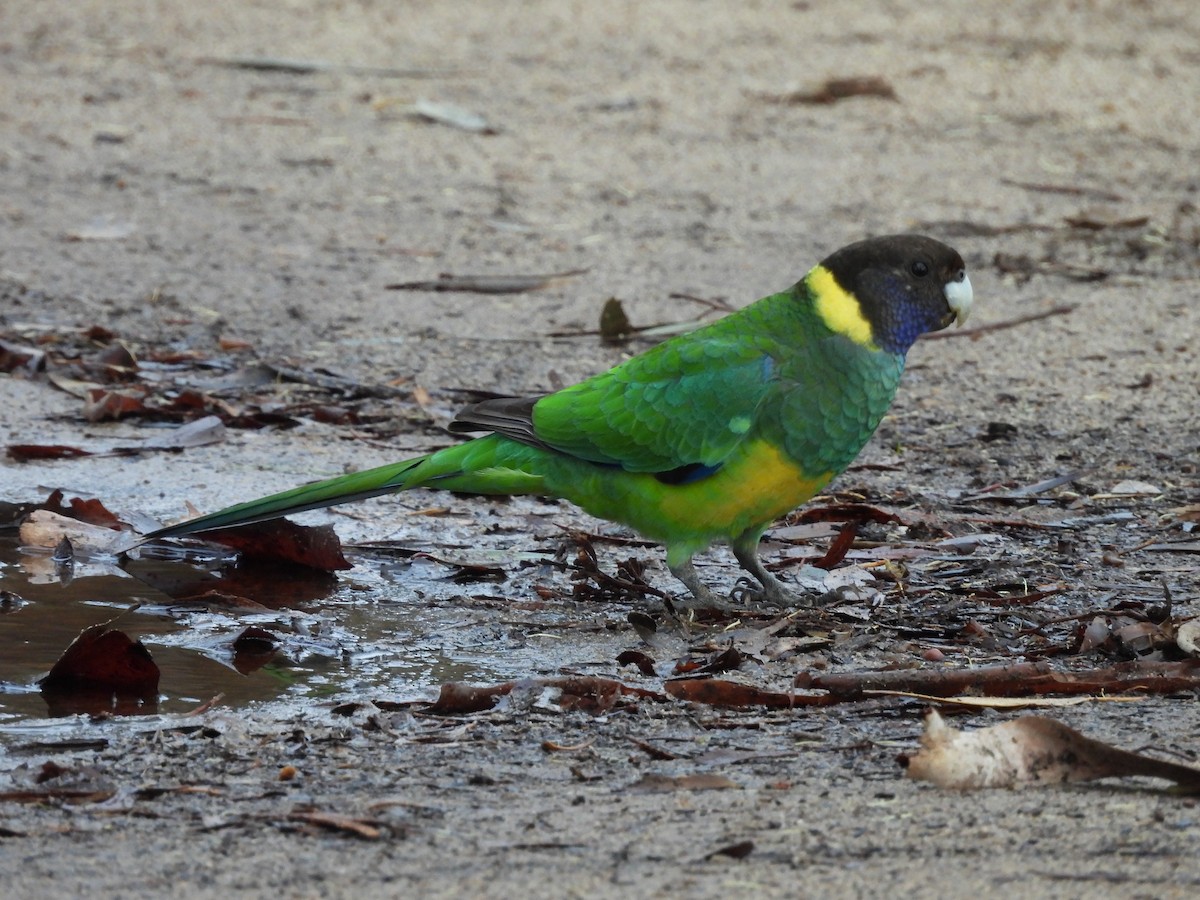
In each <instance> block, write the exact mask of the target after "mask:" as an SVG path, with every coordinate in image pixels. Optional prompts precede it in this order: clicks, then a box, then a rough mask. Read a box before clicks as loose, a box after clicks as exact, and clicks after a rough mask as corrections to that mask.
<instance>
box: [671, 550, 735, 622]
mask: <svg viewBox="0 0 1200 900" xmlns="http://www.w3.org/2000/svg"><path fill="white" fill-rule="evenodd" d="M667 568H669V569H670V570H671V574H672V575H674V576H675V577H676V578H678V579H679V580H680V581H681V582H683V586H684V587H686V588H687V589H688V593H689V594H691V595H692V596H691V597H690V598H689V599H687V600H684V601H683V602H682V603H681V604H679V605H680V606H683V607H684V608H686V609H710V608H712V609H720V610H723V611H725V612H730V611H732V609H733V607H732V606H731V605H730V604H729V601H727V600H725V599H724V598H722V597H718V596H717V595H716V594H715V593H714V592H713V590H712V588H710V587H709V586H708V585H706V584H705V583H704V582H703V581H701V580H700V576H699V575H697V574H696V567H695V566H693V565H692V561H691V560H690V559H689V560H686V561H684V562H682V563H680V564H679V565H676V566H672V565H668V566H667Z"/></svg>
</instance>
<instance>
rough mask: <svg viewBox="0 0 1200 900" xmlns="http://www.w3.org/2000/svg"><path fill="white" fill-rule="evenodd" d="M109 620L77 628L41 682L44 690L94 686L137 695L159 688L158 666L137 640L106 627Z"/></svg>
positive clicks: (146, 695) (149, 695) (147, 694)
mask: <svg viewBox="0 0 1200 900" xmlns="http://www.w3.org/2000/svg"><path fill="white" fill-rule="evenodd" d="M109 624H110V622H102V623H100V624H97V625H91V626H89V628H85V629H84V630H83V631H80V632H79V636H78V637H77V638H76V640H74V641H72V642H71V646H70V647H67V649H66V650H65V652H64V653H62V655H61V656H60V658H59V661H58V662H55V664H54V667H53V668H50V673H49V674H48V676H46V678H43V679H42V680H41V682H40V684H41V686H42V690H43V691H54V692H58V694H62V692H70V691H73V690H96V691H106V692H112V694H122V695H128V696H134V697H140V698H146V700H149V698H154V697H156V696H157V692H158V666H157V665H155V661H154V659H152V658H151V656H150V652H149V650H148V649H146V648H145V646H143V643H142V642H140V641H133V640H131V638H130V636H128V635H126V634H125V632H124V631H116V630H113V629H109V628H108V626H109Z"/></svg>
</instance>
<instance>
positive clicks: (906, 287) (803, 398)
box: [142, 234, 974, 606]
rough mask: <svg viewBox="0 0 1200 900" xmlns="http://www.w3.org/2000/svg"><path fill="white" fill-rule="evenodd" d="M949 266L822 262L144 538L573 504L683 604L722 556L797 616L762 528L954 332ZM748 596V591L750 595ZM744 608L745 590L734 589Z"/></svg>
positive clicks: (896, 245)
mask: <svg viewBox="0 0 1200 900" xmlns="http://www.w3.org/2000/svg"><path fill="white" fill-rule="evenodd" d="M973 300H974V295H973V292H972V288H971V280H970V278H969V277H968V276H967V271H966V267H965V265H964V263H963V259H962V257H961V256H960V255H959V254H958V252H957V251H955V250H954V249H953V248H951V247H949V246H947V245H946V244H944V243H941V242H940V241H937V240H935V239H933V238H930V237H926V236H923V235H917V234H897V235H887V236H880V237H872V238H867V239H865V240H861V241H857V242H855V243H851V244H849V245H847V246H845V247H842V248H841V249H839V250H836V251H835V252H833V253H832V254H830V255H829V256H827V257H826V258H825V259H824V260H822V261H821V262H820V263H819V264H817V265H816V266H814V267H813V268H812V269H811V270H810V271H809V272H808V273H807V274H806V275H805V276H804V277H803V278H802V279H801V280H800V281H798V282H797V283H796V284H794V285H792V286H791V287H790V288H788V289H787V290H784V291H782V292H780V293H777V294H772V295H770V296H767V297H764V298H763V299H761V300H758V301H756V302H754V303H751V304H749V305H748V306H745V307H743V308H742V309H739V310H737V311H735V312H733V313H730V314H728V315H727V316H725V317H723V318H721V319H718V320H717V321H715V322H712V323H710V324H708V325H706V326H704V327H701V328H699V329H697V330H695V331H691V332H688V333H685V334H681V335H677V336H675V337H673V338H671V339H670V340H667V341H665V342H663V343H661V344H658V345H656V346H654V347H652V348H650V349H649V350H646V351H645V352H643V353H640V354H638V355H636V356H632V357H630V358H629V359H627V360H625V361H623V362H621V363H619V364H618V365H616V366H614V367H613V368H611V369H609V370H608V371H607V372H603V373H601V374H599V375H596V376H594V377H591V378H588V379H586V380H584V381H582V382H580V383H578V384H575V385H572V386H570V387H566V388H563V389H562V390H559V391H556V392H554V393H550V394H545V395H542V396H536V397H524V398H510V397H502V398H497V399H489V400H484V401H482V402H479V403H475V404H473V405H471V406H468V407H466V408H465V409H463V410H462V411H461V412H459V413H458V415H457V416H456V417H455V418H454V419H453V421H452V422H451V423H450V425H449V430H450V431H451V432H454V433H479V432H484V434H482V435H481V436H478V437H475V438H473V439H471V440H467V441H465V442H463V443H460V444H456V445H453V446H450V447H447V448H445V449H442V450H438V451H436V452H433V453H430V454H428V455H425V456H420V457H416V458H414V459H406V460H403V461H401V462H396V463H391V464H388V465H384V466H379V467H377V468H372V469H369V470H365V471H362V472H356V473H352V474H347V475H341V476H338V477H335V478H329V479H326V480H324V481H317V482H313V483H310V484H305V485H302V486H300V487H296V488H293V489H291V490H286V491H283V492H281V493H277V494H272V495H270V496H268V497H263V498H261V499H258V500H250V501H248V502H245V503H238V504H236V505H234V506H230V507H228V508H226V509H222V510H219V511H217V512H214V513H210V514H208V515H201V516H199V517H197V518H193V519H189V520H186V521H183V522H180V523H178V524H175V525H170V526H168V527H165V528H161V529H159V530H157V531H153V532H151V533H149V534H147V535H145V536H144V537H143V539H142V540H143V541H149V540H152V539H155V540H156V539H159V538H168V537H178V536H182V535H192V534H199V533H202V532H205V531H210V530H213V529H224V528H230V527H234V526H239V525H247V524H250V523H254V522H261V521H264V520H267V519H273V518H277V517H280V516H285V515H290V514H292V513H298V512H302V511H304V510H310V509H317V508H321V507H326V506H331V505H333V504H339V503H349V502H352V501H355V500H362V499H365V498H368V497H375V496H379V495H382V494H387V493H392V492H395V491H403V490H409V489H411V488H417V487H424V488H440V489H445V490H450V491H456V492H460V493H466V494H483V495H512V494H537V495H543V496H550V497H557V498H561V499H565V500H568V501H570V502H571V503H573V504H575V505H577V506H579V507H581V508H582V509H583V510H585V511H586V512H588V513H590V514H592V515H593V516H596V517H598V518H601V519H607V520H610V521H612V522H617V523H621V524H623V525H626V526H629V527H630V528H632V529H633V530H634V531H636V532H638V533H639V534H641V535H642V536H644V537H645V538H648V539H649V540H651V541H654V542H657V543H661V544H663V545H664V546H665V548H666V564H667V568H668V569H669V570H670V572H671V573H672V574H673V575H674V576H675V578H676V579H678V581H679V582H680V583H681V584H682V585H683V586H684V587H685V588H687V591H688V593H689V594H690V598H681V599H683V601H684V602H685V603H686V604H694V605H696V606H721V605H722V603H721V601H720V599H719V598H718V597H717V595H716V593H715V592H714V591H713V590H712V589H711V588H709V587H708V586H707V585H706V584H704V583H703V581H702V580H701V579H700V577H699V575H698V573H697V571H696V568H695V565H694V563H693V558H694V557H695V556H696V554H698V553H700V552H702V551H704V550H706V549H707V548H709V547H710V546H711V545H713V544H715V543H726V544H728V545H729V547H730V548H731V549H732V551H733V555H734V557H735V558H736V559H737V561H738V563H739V564H740V566H741V567H742V568H743V569H744V570H745V571H746V572H747V573H748V574H749V575H751V576H753V579H754V581H755V582H756V584H753V586H752V588H751V589H750V591H749V599H757V600H761V601H762V602H765V603H769V604H773V605H776V606H797V605H805V604H806V603H807V601H806V600H805V598H804V597H802V596H794V595H793V593H792V592H791V591H790V590H789V589H788V587H787V586H786V585H785V584H784V583H782V582H781V581H780V580H779V579H778V578H777V577H776V576H775V575H773V574H772V573H770V572H769V571H767V569H766V567H765V566H764V565H763V563H762V561H761V559H760V558H759V555H758V544H759V540H760V538H761V537H762V535H763V534H764V533H765V531H766V529H767V528H768V526H770V525H771V523H772V522H774V521H775V520H776V519H778V518H779V517H780V516H783V515H785V514H786V513H788V512H790V511H792V510H793V509H795V508H796V507H798V506H800V505H801V504H803V503H805V502H807V501H808V500H810V499H811V498H812V497H814V496H815V495H816V494H817V493H818V492H819V491H821V490H822V489H823V488H824V487H825V486H826V485H827V484H829V482H830V481H832V480H833V478H835V477H836V476H837V475H838V474H840V473H841V472H842V471H843V470H844V469H846V467H847V466H849V465H850V463H851V462H852V461H853V460H854V459H855V457H856V456H857V455H858V453H859V451H860V450H862V448H863V446H864V445H865V444H866V443H867V441H868V440H869V439H870V437H871V435H872V434H873V433H874V431H875V428H876V426H877V425H878V424H879V422H880V420H881V419H882V418H883V416H884V414H885V413H886V412H887V410H888V408H889V407H890V406H891V404H892V401H893V399H894V397H895V394H896V390H897V387H898V385H899V383H900V378H901V374H902V373H903V371H904V365H905V358H906V355H907V353H908V351H909V349H910V348H911V347H912V346H913V344H914V343H915V342H916V340H917V339H918V338H919V337H920V336H921V335H922V334H925V333H927V332H931V331H938V330H941V329H943V328H946V327H947V326H949V325H950V324H951V323H954V322H957V323H958V324H960V325H961V324H962V323H963V322H965V321H966V319H967V316H968V315H969V313H970V311H971V305H972V303H973ZM747 583H750V582H747ZM741 595H742V596H743V598H744V599H745V598H746V592H745V591H743V592H741Z"/></svg>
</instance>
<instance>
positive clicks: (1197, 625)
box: [1175, 619, 1200, 656]
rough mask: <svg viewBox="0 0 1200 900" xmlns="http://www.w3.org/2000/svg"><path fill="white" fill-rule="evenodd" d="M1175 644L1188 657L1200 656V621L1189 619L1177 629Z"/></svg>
mask: <svg viewBox="0 0 1200 900" xmlns="http://www.w3.org/2000/svg"><path fill="white" fill-rule="evenodd" d="M1175 643H1176V644H1178V645H1179V649H1180V650H1182V651H1183V652H1184V653H1186V654H1187V655H1188V656H1200V619H1188V620H1187V621H1186V622H1183V623H1181V624H1180V625H1179V627H1178V628H1176V629H1175Z"/></svg>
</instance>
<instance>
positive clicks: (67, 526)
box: [20, 509, 129, 555]
mask: <svg viewBox="0 0 1200 900" xmlns="http://www.w3.org/2000/svg"><path fill="white" fill-rule="evenodd" d="M20 535H21V543H22V544H23V545H24V546H26V547H42V548H46V549H50V548H53V547H57V546H58V545H59V543H60V542H61V541H62V540H63V538H67V539H68V540H70V542H71V546H73V547H74V548H75V551H76V552H77V553H83V554H85V555H94V554H98V553H116V552H118V550H119V548H121V547H123V546H124V545H125V544H128V543H129V538H128V536H127V535H125V534H124V533H122V532H120V531H113V530H112V529H111V528H103V527H101V526H99V525H89V524H88V523H87V522H81V521H79V520H78V519H69V518H67V517H66V516H61V515H59V514H58V513H55V512H50V510H48V509H36V510H34V511H33V512H31V513H30V514H29V516H28V517H27V518H26V519H25V521H24V522H22V523H21V531H20Z"/></svg>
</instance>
